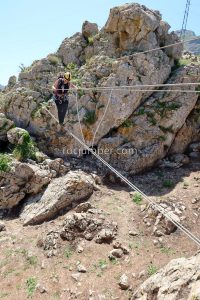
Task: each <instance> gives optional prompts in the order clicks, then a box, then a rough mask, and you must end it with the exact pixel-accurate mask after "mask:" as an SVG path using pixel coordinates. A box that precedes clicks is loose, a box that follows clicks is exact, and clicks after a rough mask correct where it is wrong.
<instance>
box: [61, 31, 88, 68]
mask: <svg viewBox="0 0 200 300" xmlns="http://www.w3.org/2000/svg"><path fill="white" fill-rule="evenodd" d="M86 44H87V43H86V40H85V39H84V37H83V36H82V34H81V33H79V32H78V33H76V34H75V35H73V36H72V37H71V38H66V39H64V41H63V42H62V44H61V45H60V47H59V49H58V51H57V54H58V55H59V56H60V57H61V59H62V62H63V64H64V65H68V64H69V63H74V64H78V65H79V64H80V63H81V54H82V51H83V49H84V47H85V46H86Z"/></svg>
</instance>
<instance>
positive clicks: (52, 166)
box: [0, 159, 69, 209]
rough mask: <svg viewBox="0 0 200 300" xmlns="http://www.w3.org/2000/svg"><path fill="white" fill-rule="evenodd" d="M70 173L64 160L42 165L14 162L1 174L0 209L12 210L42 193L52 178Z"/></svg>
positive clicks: (47, 161)
mask: <svg viewBox="0 0 200 300" xmlns="http://www.w3.org/2000/svg"><path fill="white" fill-rule="evenodd" d="M68 171H69V168H68V167H67V166H65V165H64V162H63V160H62V159H55V160H51V159H46V160H45V161H44V162H43V163H40V164H36V163H35V162H33V161H30V162H29V163H21V162H19V161H16V160H12V161H11V162H10V168H9V170H8V171H7V172H0V209H6V208H12V207H14V206H16V205H17V204H18V203H19V202H20V201H21V200H22V199H24V198H25V197H27V196H30V195H36V194H38V193H41V192H42V191H43V190H44V189H45V188H46V186H47V185H48V184H49V183H50V181H51V180H52V178H55V177H56V176H61V175H65V174H66V173H67V172H68Z"/></svg>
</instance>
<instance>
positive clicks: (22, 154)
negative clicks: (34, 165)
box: [13, 132, 36, 161]
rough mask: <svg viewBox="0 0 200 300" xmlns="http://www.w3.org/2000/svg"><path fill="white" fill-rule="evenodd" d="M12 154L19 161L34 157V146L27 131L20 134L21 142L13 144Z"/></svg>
mask: <svg viewBox="0 0 200 300" xmlns="http://www.w3.org/2000/svg"><path fill="white" fill-rule="evenodd" d="M13 155H14V156H15V158H17V159H18V160H20V161H23V160H26V159H28V158H30V159H34V160H35V159H36V147H35V144H34V142H33V141H32V139H31V137H30V135H29V133H28V132H25V133H24V134H23V136H22V143H21V144H18V145H16V146H15V148H14V150H13Z"/></svg>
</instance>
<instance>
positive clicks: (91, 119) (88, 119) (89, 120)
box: [83, 109, 96, 125]
mask: <svg viewBox="0 0 200 300" xmlns="http://www.w3.org/2000/svg"><path fill="white" fill-rule="evenodd" d="M95 121H96V111H95V110H94V109H92V110H89V109H87V111H86V113H85V116H84V118H83V122H84V123H85V124H90V125H92V124H94V123H95Z"/></svg>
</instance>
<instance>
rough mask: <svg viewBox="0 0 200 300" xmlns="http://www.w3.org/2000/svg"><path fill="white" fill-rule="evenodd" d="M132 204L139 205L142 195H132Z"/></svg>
mask: <svg viewBox="0 0 200 300" xmlns="http://www.w3.org/2000/svg"><path fill="white" fill-rule="evenodd" d="M132 200H133V202H134V203H135V204H137V205H140V204H141V202H142V195H141V194H139V193H136V194H135V195H133V199H132Z"/></svg>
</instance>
